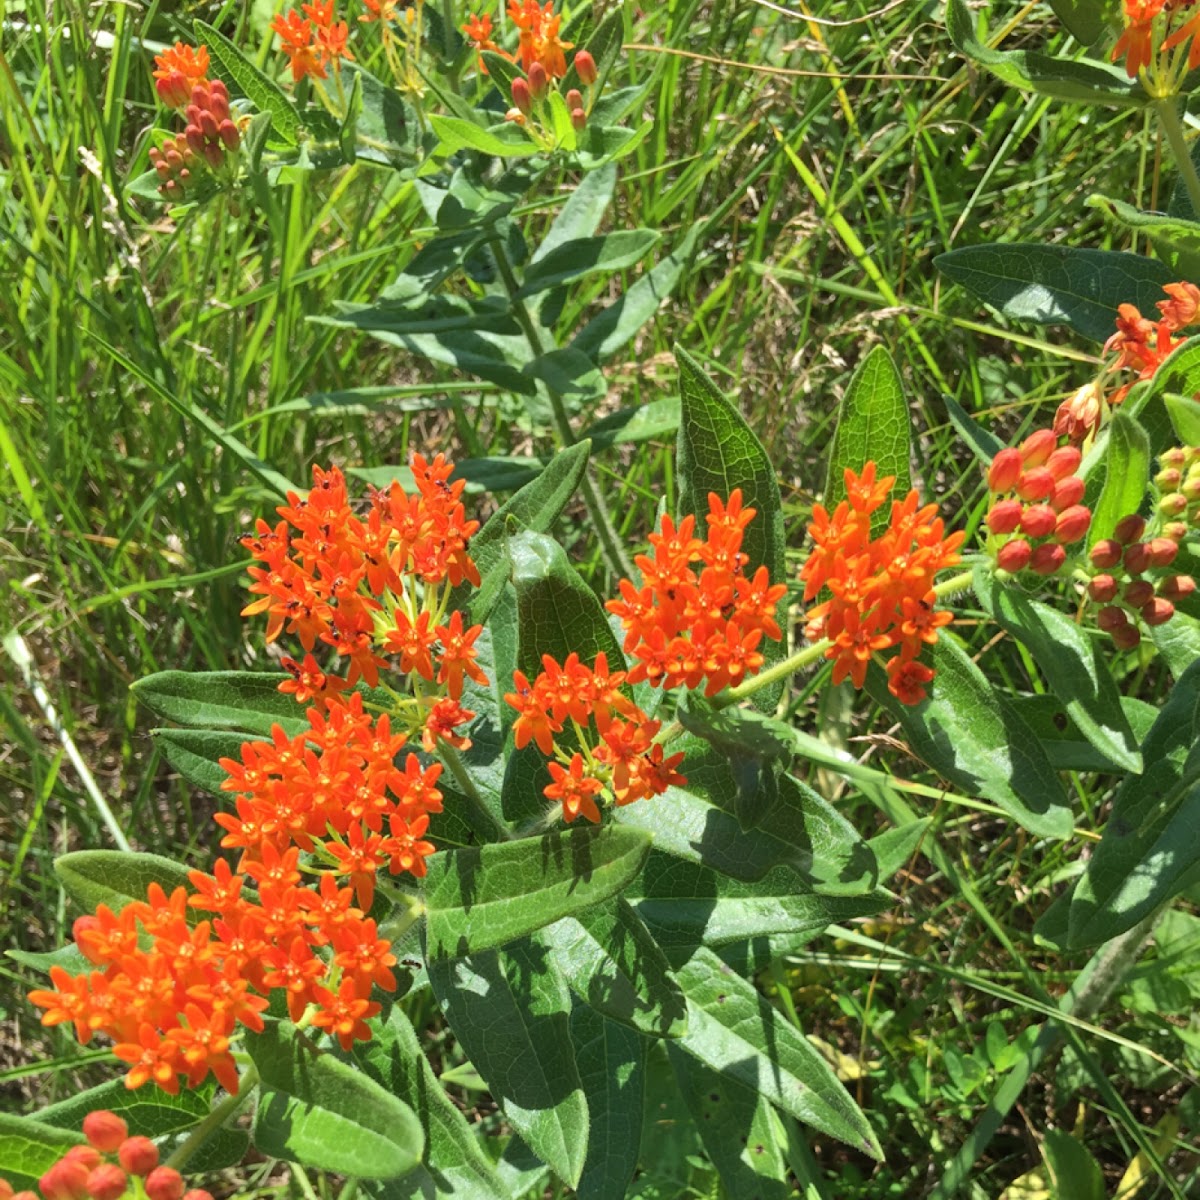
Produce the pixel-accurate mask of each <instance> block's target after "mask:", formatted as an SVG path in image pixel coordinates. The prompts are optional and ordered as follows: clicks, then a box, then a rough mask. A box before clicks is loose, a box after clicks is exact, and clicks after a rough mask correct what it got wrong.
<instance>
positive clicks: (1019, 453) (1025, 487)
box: [986, 429, 1092, 575]
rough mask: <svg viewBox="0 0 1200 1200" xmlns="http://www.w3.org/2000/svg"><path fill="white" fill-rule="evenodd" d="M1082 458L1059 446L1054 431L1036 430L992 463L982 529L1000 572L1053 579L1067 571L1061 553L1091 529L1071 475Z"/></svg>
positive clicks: (1080, 492) (1089, 516) (1077, 484)
mask: <svg viewBox="0 0 1200 1200" xmlns="http://www.w3.org/2000/svg"><path fill="white" fill-rule="evenodd" d="M1082 457H1083V456H1082V454H1081V453H1080V451H1079V449H1078V447H1076V446H1070V445H1068V446H1060V445H1059V444H1058V435H1057V434H1055V433H1054V432H1053V431H1052V430H1050V429H1039V430H1037V431H1036V432H1035V433H1032V434H1030V435H1029V437H1027V438H1026V439H1025V440H1024V441H1023V442H1022V443H1021V445H1020V447H1019V448H1012V447H1009V448H1007V449H1005V450H1001V451H1000V453H999V454H997V455H996V457H995V458H994V459H992V464H991V466H990V467H989V468H988V476H987V478H988V490H989V491H990V492H991V495H992V499H993V503H992V507H991V508H990V509H989V510H988V514H987V517H986V524H987V528H988V533H989V535H990V536H989V537H988V550H989V552H990V553H991V554H992V556H993V557H994V558H995V560H996V563H997V565H998V566H1000V567H1002V568H1003V569H1004V570H1006V571H1011V572H1013V573H1014V574H1015V573H1017V572H1018V571H1024V570H1025V569H1026V568H1028V569H1029V570H1031V571H1033V572H1035V573H1036V574H1038V575H1053V574H1055V573H1056V572H1057V571H1060V570H1061V569H1062V568H1063V567H1064V566H1065V565H1066V562H1067V551H1066V549H1065V547H1067V546H1071V545H1074V544H1075V543H1076V542H1080V541H1082V540H1083V538H1084V537H1086V536H1087V531H1088V529H1089V528H1090V526H1091V523H1092V513H1091V509H1089V508H1088V507H1087V506H1086V505H1084V504H1083V503H1082V500H1083V493H1084V483H1083V480H1082V479H1081V478H1080V477H1079V476H1078V475H1076V474H1075V472H1076V471H1077V470H1078V469H1079V463H1080V461H1081V459H1082ZM1035 543H1036V546H1035Z"/></svg>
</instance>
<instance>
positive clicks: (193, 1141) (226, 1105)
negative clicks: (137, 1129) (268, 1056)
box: [166, 1063, 258, 1171]
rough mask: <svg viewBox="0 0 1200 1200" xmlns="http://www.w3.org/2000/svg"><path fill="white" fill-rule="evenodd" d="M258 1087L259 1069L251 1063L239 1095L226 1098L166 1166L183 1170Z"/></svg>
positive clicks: (169, 1159) (239, 1087) (242, 1081)
mask: <svg viewBox="0 0 1200 1200" xmlns="http://www.w3.org/2000/svg"><path fill="white" fill-rule="evenodd" d="M257 1086H258V1068H257V1067H256V1066H255V1065H254V1064H253V1063H251V1064H250V1066H248V1067H247V1068H246V1070H245V1073H244V1074H243V1075H242V1077H241V1079H240V1080H239V1081H238V1091H237V1095H236V1096H226V1098H225V1099H224V1100H222V1101H221V1103H220V1104H218V1105H216V1106H215V1107H214V1108H213V1110H212V1111H211V1112H210V1113H209V1114H208V1116H207V1117H205V1118H204V1120H203V1121H201V1122H200V1124H199V1125H197V1126H196V1128H195V1129H193V1130H192V1132H191V1133H189V1134H188V1136H187V1137H186V1138H185V1139H184V1141H183V1142H182V1143H181V1144H180V1145H179V1147H178V1148H177V1149H176V1151H175V1153H174V1154H172V1155H171V1157H170V1158H168V1159H167V1161H166V1166H168V1167H174V1168H175V1170H176V1171H179V1170H182V1169H183V1165H184V1164H185V1163H186V1162H187V1160H188V1159H189V1158H191V1157H192V1155H193V1154H195V1153H196V1151H197V1150H199V1149H200V1147H201V1146H202V1145H204V1143H205V1142H206V1141H207V1140H208V1138H209V1135H210V1134H212V1133H213V1131H214V1130H217V1129H220V1127H221V1126H222V1125H224V1124H225V1122H226V1121H228V1120H229V1118H230V1117H232V1116H233V1114H234V1113H236V1112H237V1110H238V1109H239V1108H241V1107H242V1105H243V1104H245V1103H246V1101H247V1100H249V1099H250V1096H251V1094H252V1093H253V1091H254V1089H255V1088H256V1087H257Z"/></svg>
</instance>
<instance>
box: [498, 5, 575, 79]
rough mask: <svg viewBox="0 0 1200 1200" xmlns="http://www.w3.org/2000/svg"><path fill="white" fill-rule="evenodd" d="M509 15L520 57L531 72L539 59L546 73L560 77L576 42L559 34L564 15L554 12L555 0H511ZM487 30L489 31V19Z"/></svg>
mask: <svg viewBox="0 0 1200 1200" xmlns="http://www.w3.org/2000/svg"><path fill="white" fill-rule="evenodd" d="M508 17H509V20H511V21H512V23H513V25H515V26H516V29H517V61H519V62H520V64H521V68H522V70H524V71H525V72H526V74H528V72H529V68H530V67H531V66H532V65H533V64H534V63H535V62H536V63H541V65H542V66H543V67H544V68H545V71H546V74H547V75H549V76H551V78H554V79H561V78H562V77H563V76H564V75H565V74H566V73H567V62H566V54H565V52H566V51H567V50H570V49H571V47H572V46H573V45H574V43H573V42H564V41H562V40H561V39H560V38H559V36H558V30H559V25H560V24H561V22H562V17H561V16H558V15H556V14H555V12H554V3H553V0H547V3H546V4H545V5H544V6H542V5H539V4H538V2H537V0H508ZM484 19H485V20H488V30H489V32H490V26H491V23H490V19H488V18H484Z"/></svg>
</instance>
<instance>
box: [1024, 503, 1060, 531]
mask: <svg viewBox="0 0 1200 1200" xmlns="http://www.w3.org/2000/svg"><path fill="white" fill-rule="evenodd" d="M1056 520H1057V517H1056V516H1055V512H1054V509H1052V508H1051V507H1050V505H1048V504H1031V505H1030V506H1029V507H1028V508H1027V509H1026V510H1025V511H1024V513H1022V514H1021V532H1022V533H1024V534H1027V535H1028V536H1029V537H1031V538H1043V537H1049V535H1050V534H1052V533H1053V532H1054V522H1055V521H1056Z"/></svg>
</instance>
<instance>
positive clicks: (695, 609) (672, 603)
mask: <svg viewBox="0 0 1200 1200" xmlns="http://www.w3.org/2000/svg"><path fill="white" fill-rule="evenodd" d="M755 511H756V510H755V509H753V508H743V507H742V493H741V490H740V489H737V488H735V489H734V491H733V492H732V493H731V494H730V496H729V501H728V503H727V504H726V503H725V502H723V501H722V500H721V498H720V497H719V496H718V495H716V493H715V492H710V493H709V496H708V517H707V536H706V538H705V540H704V541H701V540H700V539H699V538H697V537H696V536H694V533H695V525H696V521H695V518H694V517H691V516H688V517H684V519H683V520H682V521H680V523H679V525H678V526H676V525H675V523H674V521H672V520H671V518H670V517H667V516H664V517H663V519H662V530H661V532H660V533H657V534H651V535H650V538H649V541H650V545H651V548H652V550H653V553H652V554H651V555H645V554H643V555H639V556H638V557H637V558H636V559H635V560H634V561H635V562H636V564H637V566H638V568H639V569H640V571H641V575H642V579H641V583H640V585H635V584H633V583H632V582H631V581H630V580H628V579H622V580H621V583H620V590H621V598H620V599H619V600H610V601H609V602H608V604H607V608H608V610H609V612H611V613H615V614H616V615H617V616H618V617H620V619H621V624H622V625H623V626H624V628H625V646H624V650H625V653H626V655H628V656H631V657H632V658H634V659H636V660H637V661H636V662H635V664H634V666H633V667H632V668H631V669H630V671H629V675H628V679H629V682H630V683H638V682H639V681H641V680H648V681H649V682H650V683H651V684H653V685H654V686H655V687H664V688H677V687H687V688H698V687H700V686H701V685H703V686H704V694H705V695H706V696H714V695H716V693H717V692H719V691H721V690H722V689H723V688H726V687H735V686H736V685H737V684H739V683H741V682H742V681H743V680H744V679H747V678H749V677H750V676H751V675H754V674H756V673H757V672H758V670H759V668H760V667H761V666H762V664H763V655H762V652H761V651H760V649H759V644H760V643H761V642H762V639H763V636H764V635H765V636H767V637H770V638H773V639H775V640H778V639H779V638H780V637H781V636H782V634H781V631H780V628H779V625H778V623H777V622H776V620H775V610H776V608H777V607H778V604H779V601H780V600H781V599H782V598H783V596H784V595H785V593H786V592H787V585H786V584H782V583H778V584H772V583H771V579H770V575H769V573H768V571H767V568H766V567H765V566H763V567H759V568H758V570H757V571H756V572H755V573H754V576H753V578H751V577H749V576H747V575H746V574H745V572H744V570H743V567H744V566H745V564H746V555H745V554H744V553H743V552H742V539H743V537H744V534H745V531H746V527H747V526H748V525H749V524H750V522H751V521H752V520H753V519H754V515H755ZM695 563H699V564H702V565H701V567H700V570H699V571H696V570H693V569H692V565H693V564H695Z"/></svg>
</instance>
